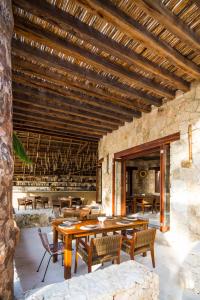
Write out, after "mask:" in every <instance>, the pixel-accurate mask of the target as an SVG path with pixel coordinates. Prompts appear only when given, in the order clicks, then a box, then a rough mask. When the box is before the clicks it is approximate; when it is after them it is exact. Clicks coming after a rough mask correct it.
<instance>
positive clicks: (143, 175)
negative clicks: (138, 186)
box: [139, 170, 147, 178]
mask: <svg viewBox="0 0 200 300" xmlns="http://www.w3.org/2000/svg"><path fill="white" fill-rule="evenodd" d="M139 175H140V177H142V178H145V177H146V176H147V171H146V170H140V171H139Z"/></svg>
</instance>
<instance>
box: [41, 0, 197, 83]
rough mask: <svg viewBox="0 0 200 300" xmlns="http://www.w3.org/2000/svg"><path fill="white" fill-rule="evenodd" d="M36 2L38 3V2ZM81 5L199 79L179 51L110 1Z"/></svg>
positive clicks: (195, 70)
mask: <svg viewBox="0 0 200 300" xmlns="http://www.w3.org/2000/svg"><path fill="white" fill-rule="evenodd" d="M36 2H39V0H37V1H36ZM83 3H86V4H87V3H88V4H89V7H90V9H92V10H93V12H94V11H96V13H98V14H101V15H103V16H104V17H105V18H106V19H107V20H108V21H109V22H111V23H112V24H114V25H115V26H116V27H117V28H121V30H122V31H123V32H126V33H127V34H128V35H129V36H130V37H132V38H134V39H137V40H138V41H140V42H142V43H144V45H146V46H147V48H148V49H150V48H152V49H154V50H155V51H156V52H157V53H158V54H159V55H161V56H162V57H166V58H167V59H168V60H169V62H172V63H173V64H174V65H175V66H178V67H179V68H181V69H182V70H185V72H186V73H189V74H190V75H191V76H193V77H194V78H200V68H199V66H197V65H196V64H195V63H194V62H192V61H191V60H189V59H187V58H186V57H184V56H183V55H182V54H181V53H180V52H179V51H177V50H176V49H175V48H173V47H171V46H170V45H169V44H168V43H167V42H165V41H164V40H162V39H160V38H159V36H155V35H154V34H153V33H151V32H150V31H148V30H147V29H146V27H145V26H142V25H141V24H140V23H139V22H137V21H135V20H134V19H133V18H131V17H130V16H129V15H127V14H126V13H125V12H123V11H122V10H121V9H119V8H118V7H117V6H116V5H115V4H113V3H112V2H111V1H110V0H85V1H83Z"/></svg>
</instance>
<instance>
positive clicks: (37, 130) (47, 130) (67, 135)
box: [13, 123, 98, 142]
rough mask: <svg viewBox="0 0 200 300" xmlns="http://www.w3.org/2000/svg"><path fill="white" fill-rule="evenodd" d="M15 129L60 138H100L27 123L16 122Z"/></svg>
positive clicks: (87, 139)
mask: <svg viewBox="0 0 200 300" xmlns="http://www.w3.org/2000/svg"><path fill="white" fill-rule="evenodd" d="M13 127H14V130H17V131H22V132H32V133H38V134H43V135H48V136H52V137H57V138H60V139H74V140H76V141H79V142H81V141H91V142H98V138H96V137H88V136H83V135H82V136H80V135H79V136H77V135H74V134H72V133H68V132H63V131H62V132H61V131H59V130H56V129H55V128H54V129H51V128H48V127H47V128H42V127H40V126H37V127H32V126H31V125H27V124H26V126H23V125H21V124H16V123H14V126H13Z"/></svg>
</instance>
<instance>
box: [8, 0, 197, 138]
mask: <svg viewBox="0 0 200 300" xmlns="http://www.w3.org/2000/svg"><path fill="white" fill-rule="evenodd" d="M13 12H14V19H15V28H14V35H13V43H12V68H13V95H14V129H16V130H23V131H24V130H25V131H31V132H35V133H38V134H41V133H43V134H50V135H53V136H58V137H66V138H71V139H76V138H77V139H85V140H87V141H98V139H99V138H101V137H102V136H103V135H105V134H106V133H108V132H111V131H112V130H114V129H117V128H118V127H119V126H121V125H122V124H123V123H124V122H126V121H127V122H129V121H131V120H132V119H133V118H140V117H141V116H142V114H143V113H148V112H149V111H151V106H152V105H156V106H160V105H162V103H163V101H169V100H172V99H173V98H174V95H175V92H176V90H182V91H184V92H185V91H187V90H188V89H189V86H190V83H191V82H192V81H193V80H196V79H200V42H199V41H200V1H199V0H162V1H161V0H134V1H133V0H79V1H71V0H34V1H30V0H13Z"/></svg>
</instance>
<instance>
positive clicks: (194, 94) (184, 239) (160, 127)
mask: <svg viewBox="0 0 200 300" xmlns="http://www.w3.org/2000/svg"><path fill="white" fill-rule="evenodd" d="M189 124H192V146H193V163H192V166H191V167H190V168H183V167H182V165H181V162H182V161H183V160H188V125H189ZM178 131H180V135H181V137H180V140H178V141H176V142H173V143H171V149H170V185H171V186H170V203H171V205H170V206H171V207H170V209H171V212H170V231H169V232H167V233H165V234H163V239H164V240H165V241H167V242H168V244H169V245H170V246H171V247H172V248H173V250H174V255H175V259H176V261H178V262H179V263H180V265H181V264H182V263H183V262H184V261H185V260H187V256H188V255H189V252H190V249H192V247H193V245H194V243H195V240H197V239H199V237H200V230H199V227H200V226H199V224H200V213H199V207H200V193H199V191H200V175H199V174H200V83H199V82H195V83H193V84H192V86H191V89H190V91H189V92H187V93H185V94H182V93H178V94H177V96H176V98H175V99H174V100H173V101H171V102H168V103H165V104H164V105H163V106H162V107H160V108H153V110H152V112H151V113H149V114H143V117H142V118H141V119H136V120H134V121H133V122H131V123H126V124H125V125H124V126H122V127H120V128H119V129H118V130H116V131H114V132H112V133H110V134H107V135H106V136H104V137H103V138H102V139H101V140H100V142H99V159H101V158H104V161H103V166H102V168H103V170H102V171H103V180H102V185H103V186H102V188H103V202H104V206H105V208H106V211H107V212H111V203H112V201H111V197H112V173H111V172H110V174H107V173H106V159H105V158H106V156H107V155H108V154H109V157H110V160H111V161H110V163H111V162H112V158H113V156H114V153H115V152H118V151H121V150H125V149H127V148H131V147H133V146H136V145H140V144H143V143H146V142H149V141H153V140H155V139H158V138H161V137H164V136H167V135H170V134H173V133H175V132H178ZM197 263H200V260H199V258H197V261H196V264H197ZM193 268H194V269H193V270H195V265H194V266H193Z"/></svg>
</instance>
